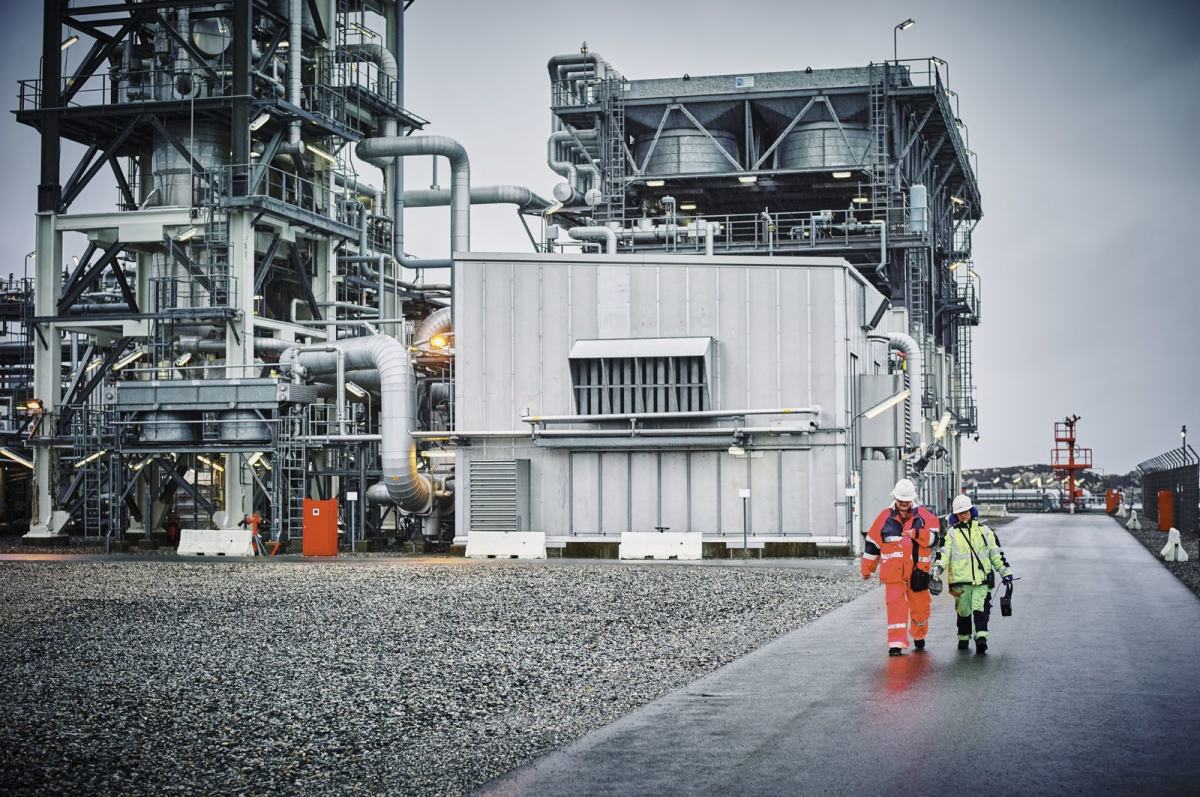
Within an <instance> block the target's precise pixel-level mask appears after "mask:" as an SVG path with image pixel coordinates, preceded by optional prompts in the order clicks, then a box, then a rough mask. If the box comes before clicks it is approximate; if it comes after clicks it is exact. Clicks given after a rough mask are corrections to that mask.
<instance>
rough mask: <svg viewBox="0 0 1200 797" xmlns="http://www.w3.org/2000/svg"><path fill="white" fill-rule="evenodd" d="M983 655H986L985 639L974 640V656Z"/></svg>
mask: <svg viewBox="0 0 1200 797" xmlns="http://www.w3.org/2000/svg"><path fill="white" fill-rule="evenodd" d="M985 653H987V640H986V639H976V640H975V655H976V656H982V655H984V654H985Z"/></svg>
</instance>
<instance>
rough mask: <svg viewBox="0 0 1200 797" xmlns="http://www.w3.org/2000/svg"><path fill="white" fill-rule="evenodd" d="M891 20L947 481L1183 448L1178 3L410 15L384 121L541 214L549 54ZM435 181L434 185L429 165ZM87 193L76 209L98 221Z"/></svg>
mask: <svg viewBox="0 0 1200 797" xmlns="http://www.w3.org/2000/svg"><path fill="white" fill-rule="evenodd" d="M0 7H3V9H4V32H3V36H4V47H3V48H0V79H2V80H3V82H4V85H6V86H8V87H9V89H10V91H9V94H8V96H9V97H10V100H9V104H10V107H15V105H16V102H15V97H16V93H17V92H16V86H17V81H18V80H19V79H22V78H33V77H35V76H36V75H37V71H38V67H37V63H38V56H39V47H38V42H39V38H40V4H38V3H33V2H14V0H2V2H0ZM35 9H36V12H35ZM910 16H911V17H914V18H915V19H916V20H917V24H916V25H915V26H914V27H912V28H910V29H908V30H906V31H903V32H901V33H900V34H899V48H900V57H901V58H914V57H925V56H931V55H936V56H938V57H940V58H943V59H944V60H946V61H948V62H949V63H950V83H951V87H952V88H953V89H954V90H955V91H957V92H958V93H959V95H960V96H961V111H962V117H963V120H964V121H965V122H966V123H967V125H968V127H969V130H970V145H971V148H972V149H974V150H975V151H976V152H978V153H979V162H980V175H979V176H980V187H981V191H982V193H983V205H984V212H985V215H984V218H983V221H982V222H981V223H980V225H979V227H978V228H977V229H976V233H975V238H974V248H975V262H976V268H977V270H978V271H979V273H980V274H981V276H982V284H983V325H982V326H981V327H979V328H978V330H977V332H976V338H975V340H976V345H975V362H976V382H977V385H978V391H979V408H980V426H981V429H980V434H981V439H980V442H978V443H970V444H968V445H966V446H964V451H965V461H966V465H967V466H968V467H974V466H989V465H1015V464H1024V463H1035V462H1047V461H1048V460H1049V450H1050V448H1051V447H1052V445H1053V444H1052V437H1053V435H1052V430H1053V423H1054V421H1055V420H1059V419H1061V418H1062V417H1063V416H1064V415H1067V414H1071V413H1077V414H1079V415H1080V416H1082V418H1083V420H1082V421H1081V423H1080V437H1081V441H1082V443H1083V444H1084V445H1090V446H1091V447H1092V448H1093V449H1094V452H1095V464H1096V465H1097V466H1098V467H1100V468H1104V469H1105V470H1107V471H1108V472H1117V471H1120V472H1124V471H1126V470H1129V469H1130V468H1132V467H1133V466H1134V465H1136V464H1137V463H1138V462H1139V461H1141V460H1143V459H1147V458H1149V457H1151V456H1153V455H1156V454H1158V453H1160V452H1161V451H1163V450H1164V449H1166V448H1169V447H1173V446H1177V445H1178V444H1179V427H1180V425H1181V424H1185V423H1186V424H1188V425H1189V427H1190V428H1191V429H1192V430H1193V431H1194V439H1200V353H1198V350H1197V347H1198V346H1200V310H1198V306H1200V274H1197V273H1196V269H1197V265H1198V263H1197V255H1196V244H1195V240H1196V237H1197V233H1198V232H1200V221H1198V220H1197V219H1195V218H1193V216H1194V215H1195V214H1193V213H1191V212H1190V211H1189V210H1188V208H1189V207H1192V206H1196V207H1198V208H1200V102H1198V101H1197V97H1198V96H1200V3H1189V2H1166V1H1165V0H1160V1H1158V2H1156V1H1155V0H1141V2H1116V1H1111V0H1110V1H1107V2H1105V1H1097V0H1071V1H1070V2H1052V0H1041V2H1033V1H1028V2H1027V1H1025V0H1020V1H1019V2H998V1H997V0H992V2H983V0H952V1H951V2H934V1H933V0H929V1H927V2H896V0H890V1H888V2H884V1H883V0H859V2H855V3H830V2H828V0H824V1H823V2H809V1H808V0H774V1H771V0H741V1H740V2H736V3H733V2H728V0H719V1H718V0H691V1H690V2H686V3H658V2H649V1H648V0H608V2H606V3H588V4H584V3H562V2H542V1H541V0H520V1H519V2H518V1H517V0H512V1H511V2H500V0H494V1H493V0H488V1H485V0H417V2H416V3H415V4H414V5H413V6H412V8H411V9H410V10H409V12H408V14H407V17H406V20H407V27H408V37H407V38H408V49H407V58H406V66H407V80H406V103H405V104H406V105H407V106H408V107H409V109H411V110H412V111H414V112H415V113H417V114H419V115H421V116H423V117H425V118H427V119H429V120H431V125H430V126H429V127H428V128H427V131H426V132H429V133H436V134H444V135H448V136H452V137H454V138H457V139H458V140H460V141H461V142H462V143H463V144H464V145H465V146H466V148H467V150H468V151H469V152H470V155H471V168H472V181H473V182H475V183H477V184H488V183H519V184H524V185H528V186H529V187H531V188H533V189H534V190H535V191H538V192H539V193H541V194H542V195H543V196H548V195H549V194H550V189H551V188H552V187H553V185H554V183H555V182H557V180H558V178H557V176H556V175H554V174H552V173H551V172H550V171H549V170H548V169H547V168H546V165H545V149H546V147H545V140H546V135H547V134H548V131H549V124H550V114H549V110H548V100H549V84H548V82H547V76H546V68H545V63H546V60H547V58H549V56H551V55H553V54H555V53H563V52H576V51H578V49H579V45H580V42H581V41H583V40H586V41H587V43H588V45H589V47H590V48H591V49H592V50H594V51H597V52H599V53H600V54H601V55H602V56H603V57H604V58H606V59H607V60H608V61H609V62H610V63H612V64H613V66H614V67H616V68H617V69H618V70H620V71H621V72H622V73H623V74H624V75H625V76H626V77H629V78H634V79H638V78H651V77H668V76H676V75H682V74H683V73H684V72H688V73H691V74H693V75H703V74H725V73H731V72H752V71H771V70H788V69H803V68H804V67H806V66H812V67H813V68H818V69H819V68H828V67H842V66H859V65H865V64H867V63H868V62H870V61H881V60H883V59H886V58H890V57H891V53H892V50H891V48H892V28H893V26H894V25H895V24H896V23H898V22H900V21H901V20H903V19H905V18H906V17H910ZM77 49H79V51H80V52H79V53H77V54H75V56H74V58H75V59H79V58H81V57H82V53H83V48H77ZM77 62H78V61H77V60H75V61H74V62H73V63H77ZM2 133H3V142H4V149H3V151H4V153H5V154H6V156H7V165H6V169H5V190H4V191H3V194H2V196H0V203H2V204H0V225H2V226H3V232H4V236H3V238H2V239H0V248H2V252H3V256H4V258H5V262H7V263H8V268H7V269H6V272H7V271H15V272H17V273H20V271H21V268H22V262H21V261H22V258H23V257H24V255H25V253H26V252H28V251H29V250H31V249H32V248H33V211H34V208H35V191H36V185H37V160H38V146H37V143H38V137H37V135H36V133H35V132H34V131H32V130H31V129H29V128H25V127H23V126H19V125H17V124H16V123H15V122H13V121H12V120H11V118H10V119H9V120H8V121H6V122H5V123H4V126H3V128H2ZM74 152H75V151H73V150H72V151H70V154H65V155H64V165H63V173H64V175H66V174H69V173H70V171H71V169H72V168H73V166H74V160H75V159H76V158H77V157H78V155H77V154H74ZM440 176H441V179H440V180H439V182H440V183H441V184H442V185H446V184H447V182H448V181H447V180H446V177H447V172H446V168H445V166H444V162H443V165H442V166H441V168H440ZM101 182H103V185H102V186H100V187H99V188H98V191H97V192H93V193H92V194H91V195H89V196H86V197H84V198H83V199H81V200H80V202H79V203H77V205H76V208H77V209H94V210H100V209H104V208H105V207H106V206H107V207H111V202H112V201H113V200H112V196H114V194H112V193H110V191H111V187H110V186H109V183H110V182H111V180H105V181H99V180H98V181H97V183H101ZM406 182H407V185H408V186H409V187H410V188H416V187H426V186H428V185H429V182H430V169H429V161H428V160H427V159H419V160H414V159H410V160H409V162H408V165H407V181H406ZM106 203H108V204H107V205H106ZM406 219H407V221H406V227H407V241H406V249H407V250H408V251H410V252H413V253H415V254H418V255H420V256H423V257H444V256H445V255H446V252H447V249H448V246H447V237H448V236H447V223H446V212H445V210H438V209H430V210H413V211H409V213H407V214H406ZM472 239H473V240H472V243H473V248H474V249H476V250H479V251H504V250H516V251H529V249H530V246H529V241H528V239H527V238H526V236H525V233H524V231H523V230H522V229H521V227H520V225H519V223H518V222H517V220H516V218H515V217H514V214H513V212H512V209H511V208H487V207H484V208H479V209H476V210H475V211H474V214H473V218H472Z"/></svg>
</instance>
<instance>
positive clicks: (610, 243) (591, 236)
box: [567, 227, 617, 255]
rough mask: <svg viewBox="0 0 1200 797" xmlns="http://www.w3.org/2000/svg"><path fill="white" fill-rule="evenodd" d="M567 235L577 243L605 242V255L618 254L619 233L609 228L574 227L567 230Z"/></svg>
mask: <svg viewBox="0 0 1200 797" xmlns="http://www.w3.org/2000/svg"><path fill="white" fill-rule="evenodd" d="M567 235H569V236H571V237H572V238H574V239H575V240H576V241H588V242H593V241H604V252H605V254H609V255H615V254H616V253H617V233H616V230H613V229H611V228H609V227H572V228H571V229H569V230H567Z"/></svg>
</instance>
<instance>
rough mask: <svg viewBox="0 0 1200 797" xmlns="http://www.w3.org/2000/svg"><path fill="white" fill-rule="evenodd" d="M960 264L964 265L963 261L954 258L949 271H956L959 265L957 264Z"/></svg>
mask: <svg viewBox="0 0 1200 797" xmlns="http://www.w3.org/2000/svg"><path fill="white" fill-rule="evenodd" d="M961 265H964V263H963V261H961V260H956V261H954V262H953V263H951V264H950V270H951V271H958V267H959V266H961Z"/></svg>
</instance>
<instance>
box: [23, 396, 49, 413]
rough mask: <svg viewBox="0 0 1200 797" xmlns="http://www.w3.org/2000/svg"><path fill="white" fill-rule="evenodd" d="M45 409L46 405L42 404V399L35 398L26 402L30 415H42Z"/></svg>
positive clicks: (26, 408)
mask: <svg viewBox="0 0 1200 797" xmlns="http://www.w3.org/2000/svg"><path fill="white" fill-rule="evenodd" d="M45 409H46V406H45V405H44V404H42V400H41V399H37V398H35V399H30V400H29V401H26V402H25V411H26V412H28V413H29V414H30V415H41V414H42V411H43V410H45Z"/></svg>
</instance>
